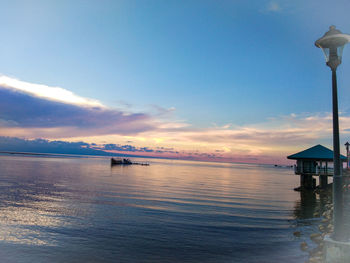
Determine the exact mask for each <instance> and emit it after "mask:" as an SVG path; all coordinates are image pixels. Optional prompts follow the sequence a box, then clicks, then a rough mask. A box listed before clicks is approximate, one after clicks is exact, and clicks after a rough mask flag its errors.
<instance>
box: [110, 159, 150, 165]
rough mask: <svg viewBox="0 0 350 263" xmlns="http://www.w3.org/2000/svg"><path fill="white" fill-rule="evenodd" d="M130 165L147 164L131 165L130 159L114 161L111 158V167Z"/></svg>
mask: <svg viewBox="0 0 350 263" xmlns="http://www.w3.org/2000/svg"><path fill="white" fill-rule="evenodd" d="M131 164H136V165H145V166H148V165H149V163H133V162H132V161H131V160H130V159H126V158H123V159H115V158H111V165H112V166H113V165H131Z"/></svg>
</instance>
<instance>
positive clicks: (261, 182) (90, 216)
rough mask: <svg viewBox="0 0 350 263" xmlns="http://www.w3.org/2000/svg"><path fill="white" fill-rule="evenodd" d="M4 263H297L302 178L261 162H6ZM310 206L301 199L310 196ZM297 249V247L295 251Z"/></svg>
mask: <svg viewBox="0 0 350 263" xmlns="http://www.w3.org/2000/svg"><path fill="white" fill-rule="evenodd" d="M0 169H1V174H0V225H1V228H0V229H1V230H0V231H1V232H0V235H1V236H2V239H1V240H0V257H1V258H2V259H6V262H116V261H118V262H126V263H129V262H152V263H153V262H181V263H182V262H191V263H192V262H201V263H205V262H216V263H220V262H222V263H226V262H245V263H263V262H266V263H267V262H268V263H274V262H276V263H277V262H282V261H283V262H288V263H297V262H300V261H301V259H303V256H300V255H299V254H298V253H296V252H295V251H296V249H298V244H297V243H296V242H295V241H294V240H291V239H290V237H291V236H292V231H293V230H292V229H291V228H290V220H291V219H292V217H291V213H292V211H293V205H294V202H295V200H296V199H297V198H298V193H296V192H294V191H293V188H294V187H295V186H296V185H297V183H298V178H297V177H295V176H291V175H290V174H291V171H290V170H287V169H275V168H273V167H269V166H259V165H230V164H208V163H198V162H183V161H170V160H152V163H151V165H150V166H149V167H142V166H128V167H115V168H113V169H111V168H110V165H109V159H106V160H105V159H72V158H71V159H64V158H37V157H36V158H29V157H25V158H24V157H21V158H19V157H18V158H16V157H13V156H11V157H1V158H0ZM303 200H304V199H303ZM297 251H298V252H299V250H297Z"/></svg>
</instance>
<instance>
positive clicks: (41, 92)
mask: <svg viewBox="0 0 350 263" xmlns="http://www.w3.org/2000/svg"><path fill="white" fill-rule="evenodd" d="M0 86H2V87H7V88H10V89H15V90H18V91H22V92H26V93H29V94H31V95H33V96H37V97H40V98H44V99H49V100H53V101H58V102H63V103H69V104H74V105H79V106H89V107H104V106H103V105H102V104H101V103H100V102H98V101H97V100H92V99H87V98H83V97H80V96H77V95H75V94H74V93H73V92H71V91H69V90H66V89H63V88H60V87H50V86H47V85H42V84H33V83H29V82H25V81H21V80H18V79H15V78H10V77H7V76H4V75H0Z"/></svg>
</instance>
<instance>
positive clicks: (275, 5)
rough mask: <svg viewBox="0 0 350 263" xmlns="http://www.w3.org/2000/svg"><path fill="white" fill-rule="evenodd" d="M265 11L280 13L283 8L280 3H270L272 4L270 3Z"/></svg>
mask: <svg viewBox="0 0 350 263" xmlns="http://www.w3.org/2000/svg"><path fill="white" fill-rule="evenodd" d="M265 10H266V11H268V12H280V11H282V7H281V4H280V3H279V2H277V1H270V2H268V4H267V6H266V8H265Z"/></svg>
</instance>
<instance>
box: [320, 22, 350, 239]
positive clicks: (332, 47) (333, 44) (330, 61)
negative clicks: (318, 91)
mask: <svg viewBox="0 0 350 263" xmlns="http://www.w3.org/2000/svg"><path fill="white" fill-rule="evenodd" d="M348 42H350V35H347V34H342V32H340V31H339V30H337V29H335V26H330V27H329V31H328V32H326V33H325V34H324V36H323V37H321V38H320V39H318V40H317V41H316V42H315V45H316V46H317V47H319V48H322V51H323V53H324V55H325V57H326V64H327V66H329V67H330V68H331V70H332V101H333V152H334V153H333V165H334V173H333V206H334V208H333V209H334V210H333V211H334V212H333V222H334V232H333V236H332V238H333V239H334V240H336V241H341V240H343V238H344V233H343V232H342V225H343V192H342V191H343V189H342V174H341V172H342V171H341V170H342V169H341V168H342V166H341V163H340V146H339V117H338V95H337V74H336V70H337V67H338V66H339V65H340V64H341V56H342V53H343V48H344V46H345V44H347V43H348Z"/></svg>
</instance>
